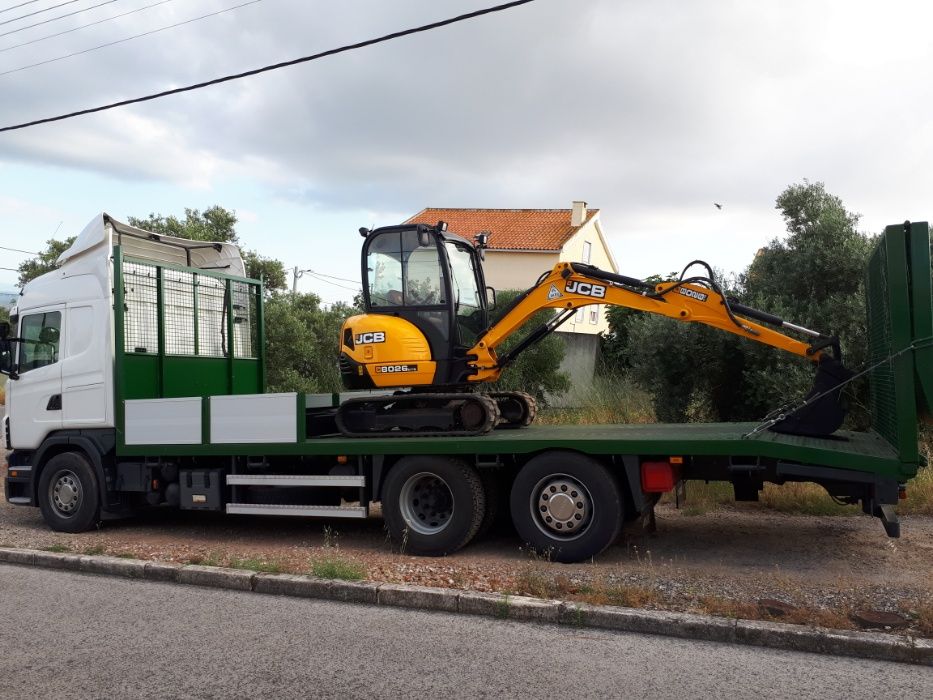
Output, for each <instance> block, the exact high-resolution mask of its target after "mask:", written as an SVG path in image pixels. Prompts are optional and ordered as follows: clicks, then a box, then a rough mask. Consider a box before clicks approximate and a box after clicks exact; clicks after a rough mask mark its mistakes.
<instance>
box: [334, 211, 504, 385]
mask: <svg viewBox="0 0 933 700" xmlns="http://www.w3.org/2000/svg"><path fill="white" fill-rule="evenodd" d="M360 234H361V235H363V236H364V237H365V238H366V241H365V243H364V244H363V252H362V280H363V300H364V306H365V314H363V315H361V316H354V317H352V318H350V319H348V320H347V322H346V324H345V326H344V331H343V347H342V348H341V373H342V376H343V381H344V385H345V386H347V388H351V389H364V388H385V387H397V386H425V385H432V384H443V385H451V384H462V383H465V382H466V377H467V373H468V369H469V368H468V366H467V359H466V351H467V350H468V349H469V348H470V347H472V346H473V344H474V343H475V342H476V339H477V337H478V336H479V335H480V333H482V332H483V330H485V328H486V326H487V322H488V309H487V288H486V284H485V280H484V278H483V266H482V262H481V257H480V255H481V254H480V251H481V248H479V247H478V246H477V245H474V244H473V243H471V242H470V241H467V240H466V239H464V238H461V237H460V236H456V235H454V234H451V233H448V232H447V225H446V224H445V223H444V222H439V223H438V224H437V225H435V226H428V225H425V224H411V225H402V226H387V227H383V228H379V229H375V230H372V231H370V230H368V229H360ZM366 346H369V347H368V348H367V347H366Z"/></svg>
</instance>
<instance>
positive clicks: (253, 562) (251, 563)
mask: <svg viewBox="0 0 933 700" xmlns="http://www.w3.org/2000/svg"><path fill="white" fill-rule="evenodd" d="M227 566H230V567H231V568H234V569H247V570H249V571H257V572H259V573H262V574H280V573H282V571H283V570H284V569H283V567H282V565H281V564H279V563H278V562H274V561H266V560H264V559H231V560H230V561H229V562H228V563H227Z"/></svg>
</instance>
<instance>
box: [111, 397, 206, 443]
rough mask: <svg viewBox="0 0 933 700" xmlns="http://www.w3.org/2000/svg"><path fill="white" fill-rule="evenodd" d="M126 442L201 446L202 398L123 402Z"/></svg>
mask: <svg viewBox="0 0 933 700" xmlns="http://www.w3.org/2000/svg"><path fill="white" fill-rule="evenodd" d="M126 444H127V445H200V444H201V399H200V398H199V397H194V398H185V399H136V400H132V401H127V402H126Z"/></svg>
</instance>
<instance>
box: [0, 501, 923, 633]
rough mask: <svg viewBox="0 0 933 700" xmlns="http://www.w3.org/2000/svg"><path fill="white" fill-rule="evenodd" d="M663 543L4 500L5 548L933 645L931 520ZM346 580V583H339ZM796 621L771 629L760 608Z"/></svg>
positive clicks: (783, 519) (747, 508) (808, 520)
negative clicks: (560, 548)
mask: <svg viewBox="0 0 933 700" xmlns="http://www.w3.org/2000/svg"><path fill="white" fill-rule="evenodd" d="M657 520H658V529H657V532H656V533H655V534H651V535H649V534H645V533H642V532H632V531H630V532H626V533H624V535H623V537H622V538H621V540H620V542H619V543H618V544H617V545H615V546H613V547H611V548H610V549H609V550H607V551H606V552H605V553H604V554H603V555H602V556H600V557H599V558H597V559H596V560H595V561H592V562H588V563H582V564H556V563H552V562H548V561H545V560H542V559H540V558H537V557H534V556H532V555H531V554H530V553H529V552H528V551H527V550H525V549H523V548H522V547H521V543H520V542H519V540H518V539H517V537H516V536H515V535H514V533H510V532H500V533H498V534H496V535H494V536H492V537H490V538H487V539H486V540H484V541H481V542H476V543H474V544H472V545H471V546H469V547H467V548H466V549H465V550H464V551H462V552H459V553H457V554H456V555H453V556H450V557H444V558H439V559H430V558H424V557H415V556H410V555H407V554H405V553H404V552H399V551H398V550H397V549H396V548H395V547H393V546H392V544H391V543H390V541H389V539H388V537H387V535H386V532H385V529H384V527H383V523H382V520H381V517H380V516H379V513H378V509H374V513H373V515H372V516H371V517H370V518H369V519H367V520H365V521H350V522H341V523H330V524H329V526H328V525H325V523H323V522H321V521H308V520H293V519H274V518H266V519H261V518H251V517H246V516H244V517H236V516H225V515H221V514H215V513H191V512H178V511H167V510H166V511H162V510H153V511H149V512H146V513H144V514H142V515H139V516H137V517H135V518H132V519H128V520H120V521H113V522H108V523H106V524H105V525H104V526H103V527H102V528H101V529H100V530H98V531H95V532H89V533H82V534H77V535H71V534H64V533H56V532H52V531H51V530H49V529H48V527H47V526H46V525H45V523H44V522H43V521H42V517H41V515H40V513H39V511H38V509H35V508H23V507H18V506H12V505H9V504H7V503H6V502H5V501H2V499H0V546H11V547H27V548H34V549H50V548H54V549H58V550H60V551H73V552H79V553H85V552H86V553H93V554H110V555H116V556H132V557H136V558H141V559H154V560H162V561H172V562H179V563H202V564H214V565H227V566H239V567H242V568H251V569H255V570H266V571H282V572H293V573H311V572H312V571H315V570H317V571H318V572H320V571H322V570H331V571H336V572H344V573H343V574H340V575H346V576H352V577H354V578H358V577H360V576H362V577H365V578H368V579H371V580H376V581H385V582H390V583H415V584H420V585H427V586H441V587H450V588H458V589H466V590H477V591H498V592H506V593H515V594H529V595H540V596H545V597H556V598H562V599H574V600H583V601H588V602H594V603H602V604H614V605H626V606H634V607H644V608H649V609H664V610H683V611H694V612H706V613H713V614H719V615H726V616H731V617H742V618H754V619H781V620H783V621H786V622H803V623H811V624H822V625H828V626H833V627H841V628H852V627H854V626H855V625H854V624H853V623H852V622H851V619H850V618H851V616H852V615H853V614H854V612H856V611H861V610H881V611H889V612H897V613H900V614H902V615H905V616H906V617H907V618H908V619H909V620H910V627H909V630H908V631H910V632H911V633H913V634H923V635H926V636H933V577H931V572H933V518H931V517H928V516H908V517H905V518H903V528H902V533H903V534H902V537H901V539H899V540H891V539H889V538H887V537H886V536H885V534H884V531H883V530H882V528H881V526H880V524H879V523H878V521H877V520H876V519H874V518H870V517H867V516H853V517H816V516H804V515H786V514H782V513H775V512H773V511H769V510H767V509H766V508H764V507H763V506H761V505H760V504H736V505H734V506H726V507H721V508H719V509H717V510H715V511H712V512H707V513H701V514H695V515H690V514H687V513H686V512H685V511H678V510H676V509H674V508H673V507H672V506H663V505H662V506H660V507H659V509H658V519H657ZM334 575H338V574H334ZM765 599H773V600H777V601H782V602H784V603H786V604H787V605H788V606H791V607H792V608H793V611H792V612H791V613H788V614H785V615H783V616H780V617H773V616H772V615H771V614H770V613H769V612H768V608H767V606H762V605H759V601H761V600H765Z"/></svg>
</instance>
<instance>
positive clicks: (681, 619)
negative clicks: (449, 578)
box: [0, 547, 933, 666]
mask: <svg viewBox="0 0 933 700" xmlns="http://www.w3.org/2000/svg"><path fill="white" fill-rule="evenodd" d="M0 563H6V564H18V565H21V566H41V567H45V568H49V569H63V570H66V571H77V572H80V573H89V574H100V575H106V576H119V577H122V578H136V579H139V578H142V579H147V580H150V581H161V582H167V583H179V584H185V585H194V586H206V587H209V588H222V589H226V590H237V591H252V592H255V593H260V594H267V595H283V596H290V597H300V598H314V599H318V600H337V601H343V602H351V603H365V604H369V605H383V606H388V607H400V608H408V609H415V610H426V611H446V612H457V613H461V614H467V615H482V616H485V617H495V618H500V619H510V620H519V621H525V622H540V623H546V624H547V623H550V624H560V625H565V626H572V627H589V628H596V629H604V630H612V631H617V632H634V633H641V634H656V635H662V636H667V637H680V638H682V639H697V640H704V641H711V642H727V643H732V644H746V645H751V646H760V647H769V648H771V649H784V650H789V651H804V652H811V653H816V654H830V655H836V656H854V657H858V658H864V659H876V660H881V661H898V662H904V663H912V664H921V665H925V666H933V640H931V639H918V638H915V637H909V636H907V637H901V636H894V635H890V634H883V633H878V632H854V631H849V630H833V629H827V628H823V627H805V626H803V625H790V624H786V623H781V622H765V621H761V620H734V619H730V618H722V617H711V616H705V615H695V614H691V613H679V612H668V611H660V610H638V609H634V608H617V607H612V606H598V605H588V604H585V603H575V602H561V601H556V600H546V599H542V598H527V597H524V596H509V595H503V594H499V593H479V592H475V591H456V590H453V589H449V588H429V587H426V586H408V585H401V584H390V583H382V584H380V583H376V582H372V581H339V580H329V579H320V578H315V577H313V576H299V575H295V574H265V573H255V572H252V571H247V570H243V569H225V568H221V567H213V566H195V565H187V566H182V565H178V564H169V563H165V562H146V561H140V560H135V559H121V558H118V557H107V556H92V555H78V554H59V553H56V552H44V551H37V550H30V549H10V548H5V547H0Z"/></svg>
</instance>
